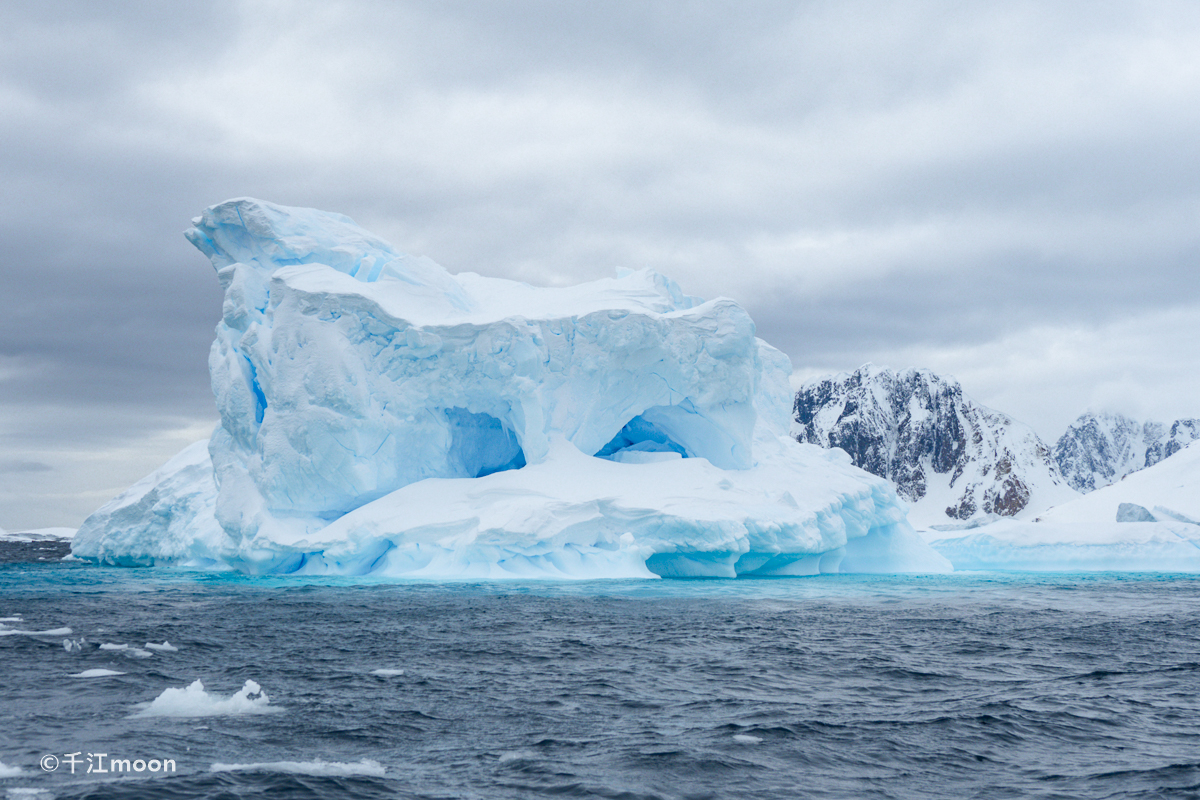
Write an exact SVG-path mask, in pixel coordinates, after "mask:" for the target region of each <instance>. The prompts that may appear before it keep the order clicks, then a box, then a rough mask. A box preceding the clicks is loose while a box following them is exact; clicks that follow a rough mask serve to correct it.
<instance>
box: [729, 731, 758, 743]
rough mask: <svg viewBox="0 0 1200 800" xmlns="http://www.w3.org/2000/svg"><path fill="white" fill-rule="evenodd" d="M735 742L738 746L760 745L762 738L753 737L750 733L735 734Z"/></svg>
mask: <svg viewBox="0 0 1200 800" xmlns="http://www.w3.org/2000/svg"><path fill="white" fill-rule="evenodd" d="M733 740H734V741H735V742H737V743H738V744H759V743H760V742H762V737H761V736H751V735H750V734H748V733H735V734H734V735H733Z"/></svg>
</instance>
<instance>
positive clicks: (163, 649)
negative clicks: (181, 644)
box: [146, 642, 179, 653]
mask: <svg viewBox="0 0 1200 800" xmlns="http://www.w3.org/2000/svg"><path fill="white" fill-rule="evenodd" d="M146 649H147V650H157V651H158V652H160V653H178V652H179V648H178V647H175V646H173V645H172V644H171V643H170V642H163V643H162V644H155V643H154V642H146Z"/></svg>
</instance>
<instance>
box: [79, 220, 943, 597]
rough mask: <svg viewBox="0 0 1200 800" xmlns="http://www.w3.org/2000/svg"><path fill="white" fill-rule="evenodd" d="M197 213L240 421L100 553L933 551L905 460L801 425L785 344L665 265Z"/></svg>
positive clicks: (401, 555)
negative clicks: (766, 337) (599, 269)
mask: <svg viewBox="0 0 1200 800" xmlns="http://www.w3.org/2000/svg"><path fill="white" fill-rule="evenodd" d="M193 225H194V227H192V228H191V229H190V230H188V231H187V237H188V238H189V239H190V240H191V241H192V243H193V244H195V245H196V247H198V248H199V249H200V250H201V251H203V252H204V253H205V255H207V256H208V257H209V259H210V260H211V261H212V263H213V266H214V267H215V268H216V270H217V277H218V279H219V280H220V282H221V285H222V286H223V287H224V289H225V302H224V307H223V309H222V313H223V317H222V320H221V322H220V324H219V325H218V326H217V337H216V341H215V342H214V343H213V347H212V352H211V355H210V358H209V367H210V370H211V374H212V385H213V392H214V394H215V395H216V400H217V408H218V410H219V412H220V415H221V424H220V425H219V426H218V427H217V429H216V431H215V432H214V434H213V436H212V439H211V440H210V441H209V442H207V444H205V443H198V444H196V445H193V446H192V447H190V448H188V449H187V450H185V451H184V452H183V453H181V454H180V455H179V456H177V457H176V458H175V459H173V460H172V461H171V462H169V463H168V464H166V465H165V466H164V467H163V468H162V469H160V470H158V471H157V472H155V473H154V474H153V475H150V476H148V477H147V478H145V479H144V480H142V481H140V482H139V483H138V484H136V485H135V486H133V487H131V488H130V489H129V490H127V491H126V492H125V493H123V494H122V495H120V496H119V497H117V498H115V499H114V500H113V501H111V502H110V503H108V504H107V505H105V506H104V507H103V508H101V509H100V510H98V511H97V512H96V513H95V514H93V515H92V516H91V517H89V518H88V519H87V521H86V522H85V523H84V525H83V527H82V528H81V529H80V531H79V533H78V534H77V536H76V538H75V541H74V546H73V551H74V553H75V555H77V556H79V557H82V558H86V559H92V560H97V561H100V562H104V563H113V564H130V565H132V564H179V565H188V566H194V567H212V568H234V569H238V570H242V571H245V572H250V573H279V572H302V573H309V574H323V573H336V574H354V575H361V574H379V575H390V576H413V577H436V578H500V577H567V578H596V577H634V576H637V577H653V576H654V575H661V576H723V577H733V576H736V575H746V574H753V575H809V574H817V573H828V572H912V571H917V572H934V571H946V570H948V569H949V563H948V562H947V561H946V560H945V559H944V558H942V557H941V556H940V555H938V554H937V553H936V552H934V551H933V550H932V549H931V548H930V547H928V546H927V545H926V544H924V543H923V542H922V541H921V539H920V538H919V537H918V536H916V535H915V534H914V533H913V531H912V529H911V528H910V527H909V525H908V523H907V521H906V520H905V507H904V506H903V504H902V503H901V502H900V501H899V500H898V499H897V498H896V496H895V494H894V492H893V491H892V489H891V488H890V486H889V484H888V483H887V482H886V481H884V480H882V479H880V478H876V477H874V476H872V475H869V474H867V473H866V472H863V471H862V470H859V469H857V468H856V467H854V466H852V465H851V464H850V463H849V459H848V458H847V457H846V456H845V454H844V453H841V452H840V451H826V450H821V449H820V448H817V447H815V446H811V445H800V444H797V443H796V442H795V441H793V440H792V439H791V438H790V437H789V436H788V427H789V424H790V419H789V412H790V410H791V404H792V398H791V391H790V389H789V386H788V376H789V374H790V372H791V365H790V363H789V362H788V359H787V357H786V356H784V355H783V354H782V353H780V352H779V351H778V350H776V349H774V348H772V347H771V346H769V345H768V344H766V343H765V342H763V341H762V340H760V339H757V338H756V337H755V331H754V324H753V322H752V321H751V320H750V318H749V316H748V315H747V314H746V312H745V311H744V310H743V309H742V308H741V307H740V306H738V305H737V304H736V303H734V302H733V301H731V300H728V299H716V300H711V301H708V302H702V301H701V300H699V299H697V298H693V297H688V296H686V295H684V294H683V293H682V292H681V291H680V289H679V287H678V286H676V285H675V284H674V283H673V282H671V281H670V280H668V279H666V278H664V277H662V276H660V275H657V274H655V273H653V272H650V271H640V272H628V271H627V272H623V273H621V274H620V275H619V276H618V277H617V278H615V279H608V280H600V281H596V282H594V283H589V284H584V285H580V286H575V287H570V288H535V287H531V286H528V285H525V284H521V283H516V282H513V281H506V280H499V279H495V278H485V277H482V276H480V275H476V274H473V273H463V274H459V275H451V274H449V273H448V272H446V271H445V270H444V269H442V268H441V267H440V266H438V265H437V264H435V263H434V262H432V261H430V260H429V259H425V258H414V257H411V256H407V255H404V254H403V253H400V252H398V251H396V250H395V249H394V248H393V247H392V246H391V245H389V244H388V243H387V242H385V241H383V240H382V239H379V238H378V237H376V236H374V235H372V234H370V233H368V232H367V231H364V230H363V229H361V228H359V227H358V226H357V225H355V224H354V223H353V222H352V221H351V220H350V219H349V218H347V217H344V216H341V215H338V214H331V213H326V212H322V211H316V210H312V209H302V208H287V207H283V206H278V205H274V204H271V203H266V202H262V201H258V200H252V199H248V198H243V199H237V200H230V201H228V202H225V203H222V204H220V205H217V206H213V207H212V208H209V209H208V210H206V211H205V212H204V214H203V215H202V216H200V217H197V218H196V219H195V220H193Z"/></svg>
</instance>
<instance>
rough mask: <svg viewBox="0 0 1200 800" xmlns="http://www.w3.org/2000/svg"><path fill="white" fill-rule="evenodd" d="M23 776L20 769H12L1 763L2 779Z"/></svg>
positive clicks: (0, 774) (0, 772)
mask: <svg viewBox="0 0 1200 800" xmlns="http://www.w3.org/2000/svg"><path fill="white" fill-rule="evenodd" d="M20 774H21V768H20V767H10V766H8V765H7V764H5V763H4V762H3V761H0V778H15V777H16V776H18V775H20Z"/></svg>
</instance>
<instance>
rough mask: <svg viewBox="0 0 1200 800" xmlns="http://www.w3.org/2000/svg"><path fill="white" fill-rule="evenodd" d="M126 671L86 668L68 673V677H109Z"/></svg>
mask: <svg viewBox="0 0 1200 800" xmlns="http://www.w3.org/2000/svg"><path fill="white" fill-rule="evenodd" d="M124 674H125V673H124V672H117V671H116V670H115V669H85V670H84V671H83V672H76V673H73V674H71V675H68V676H67V677H68V678H109V677H112V676H113V675H124Z"/></svg>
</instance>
